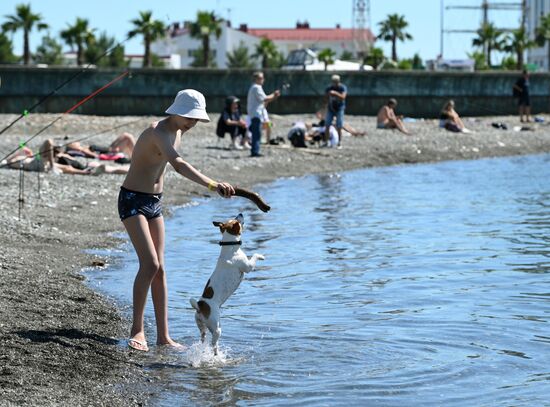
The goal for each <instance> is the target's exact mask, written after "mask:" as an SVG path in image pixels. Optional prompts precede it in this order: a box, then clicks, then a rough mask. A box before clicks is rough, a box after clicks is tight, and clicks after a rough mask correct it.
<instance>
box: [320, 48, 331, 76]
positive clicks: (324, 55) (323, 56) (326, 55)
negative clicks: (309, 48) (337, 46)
mask: <svg viewBox="0 0 550 407" xmlns="http://www.w3.org/2000/svg"><path fill="white" fill-rule="evenodd" d="M335 56H336V52H334V51H333V50H331V49H330V48H325V49H323V50H321V51H319V54H317V58H319V61H321V62H322V63H324V64H325V71H326V70H327V68H328V66H329V65H330V64H333V63H334V57H335Z"/></svg>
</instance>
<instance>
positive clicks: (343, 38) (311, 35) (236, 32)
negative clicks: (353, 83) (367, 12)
mask: <svg viewBox="0 0 550 407" xmlns="http://www.w3.org/2000/svg"><path fill="white" fill-rule="evenodd" d="M189 24H190V23H189V22H184V23H183V24H182V25H180V24H179V23H174V24H173V25H172V26H171V28H170V30H169V32H168V35H167V36H166V37H165V38H163V39H160V40H157V41H155V42H154V43H152V44H151V51H152V52H154V53H155V54H157V55H174V54H177V55H179V56H180V58H181V64H180V65H181V67H182V68H185V67H189V66H191V64H192V63H193V61H194V60H195V53H196V52H197V50H199V49H200V48H201V47H202V43H201V41H200V40H198V39H196V38H192V37H191V34H190V31H189ZM354 34H355V35H354ZM362 34H363V35H362V38H359V40H361V41H365V42H367V44H368V47H369V48H370V47H372V45H373V44H374V41H375V37H374V35H373V34H372V32H371V31H370V30H364V31H363V32H362ZM262 38H268V39H270V40H272V41H273V43H274V44H275V46H276V47H277V49H278V50H279V52H281V53H282V54H283V55H285V56H286V55H288V53H289V52H290V51H293V50H296V49H302V48H310V49H313V50H317V51H319V50H321V49H324V48H330V49H332V50H333V51H334V52H335V53H336V57H340V56H341V55H342V53H343V52H344V51H349V52H351V53H352V54H353V53H354V50H355V43H354V41H357V40H358V36H357V33H354V31H353V29H350V28H341V27H340V26H339V25H337V26H336V27H335V28H310V27H309V24H308V23H307V22H306V23H297V24H296V28H248V26H247V25H246V24H241V25H240V27H239V28H232V27H231V26H230V25H229V24H224V25H223V26H222V30H221V35H220V37H219V38H216V37H215V36H214V35H212V36H211V39H210V47H211V50H212V52H213V58H214V60H215V62H216V66H217V67H218V68H227V66H228V59H227V54H228V53H231V52H233V51H234V50H235V49H236V48H238V47H240V46H241V45H243V46H245V47H246V48H248V50H249V55H253V54H254V52H255V46H256V45H257V44H259V43H260V41H261V39H262ZM256 64H257V66H259V61H256Z"/></svg>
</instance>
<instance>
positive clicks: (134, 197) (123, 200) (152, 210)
mask: <svg viewBox="0 0 550 407" xmlns="http://www.w3.org/2000/svg"><path fill="white" fill-rule="evenodd" d="M161 199H162V194H148V193H146V192H137V191H131V190H129V189H126V188H124V187H120V193H119V194H118V215H119V216H120V220H124V219H126V218H129V217H130V216H135V215H143V216H145V218H146V219H147V220H150V219H154V218H158V217H159V216H162V204H161Z"/></svg>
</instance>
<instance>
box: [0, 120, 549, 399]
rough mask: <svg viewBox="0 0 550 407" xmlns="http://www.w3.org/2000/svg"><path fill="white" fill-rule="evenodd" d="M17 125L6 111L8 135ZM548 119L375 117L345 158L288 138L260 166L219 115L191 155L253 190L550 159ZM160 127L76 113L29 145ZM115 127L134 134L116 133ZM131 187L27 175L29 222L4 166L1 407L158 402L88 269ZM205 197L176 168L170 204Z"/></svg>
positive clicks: (4, 145)
mask: <svg viewBox="0 0 550 407" xmlns="http://www.w3.org/2000/svg"><path fill="white" fill-rule="evenodd" d="M16 117H17V116H15V115H0V125H1V126H0V127H1V128H3V127H4V126H5V125H7V124H8V123H10V122H11V121H12V120H14V119H15V118H16ZM57 117H58V115H51V114H31V115H30V116H28V117H25V118H24V119H22V120H20V121H19V122H18V123H17V124H16V125H14V126H13V127H12V128H11V129H9V131H7V132H6V133H5V134H3V135H1V136H0V152H2V154H1V155H4V154H5V153H7V152H9V151H11V150H13V148H15V147H16V146H17V145H19V143H20V142H21V141H23V140H26V139H28V138H29V137H30V136H32V135H34V134H36V133H37V132H39V131H40V130H41V129H42V128H44V127H45V126H46V125H48V124H50V123H51V122H52V121H53V120H54V119H56V118H57ZM542 117H543V118H544V119H545V122H544V123H530V124H529V126H530V127H531V128H532V130H531V131H514V130H513V127H514V126H520V125H521V124H520V123H519V120H518V118H517V117H483V118H473V119H467V120H466V126H467V127H468V128H470V129H472V130H473V131H474V133H472V134H463V133H459V134H457V133H450V132H447V131H445V130H442V129H440V128H438V125H437V121H436V120H417V121H414V122H410V123H406V125H407V126H408V127H409V128H410V130H411V131H412V133H413V135H411V136H406V135H403V134H401V133H398V132H397V131H390V130H376V129H375V119H374V118H373V117H365V116H350V117H347V121H348V123H350V124H351V125H352V126H353V127H355V128H357V129H359V130H366V131H367V133H368V134H367V135H366V136H362V137H352V136H349V137H345V138H344V140H343V148H342V149H341V150H336V149H326V148H325V149H318V148H308V149H294V148H292V147H290V145H289V143H288V142H287V143H286V144H283V145H279V146H266V145H262V153H263V154H264V156H263V157H260V158H249V157H248V154H247V152H245V151H236V150H229V149H227V147H228V145H229V139H228V138H227V137H226V138H225V139H223V140H221V141H218V140H217V137H216V136H215V125H216V120H217V115H214V114H212V115H211V119H212V122H211V123H209V124H206V125H205V124H202V123H199V124H198V125H197V126H196V128H194V129H193V130H191V131H190V132H188V133H186V134H184V136H183V143H182V148H181V152H180V153H181V155H182V157H183V158H184V159H185V160H187V161H189V162H190V163H191V164H193V165H194V166H195V167H196V168H198V169H199V170H200V171H202V172H204V173H205V174H207V175H209V176H210V177H212V178H214V179H218V180H225V181H228V182H231V183H233V184H235V185H239V186H243V187H253V186H254V185H256V184H258V183H264V182H269V181H272V180H274V179H276V178H280V177H291V176H302V175H306V174H312V173H328V172H340V171H346V170H352V169H356V168H364V167H374V166H385V165H396V164H415V163H423V162H437V161H443V160H461V159H476V158H482V157H498V156H509V155H520V154H537V153H548V152H550V127H548V126H547V123H548V122H549V120H550V117H549V116H545V115H542ZM155 119H158V118H153V117H98V116H83V115H68V116H67V117H64V118H63V119H62V120H59V121H58V122H56V123H55V124H54V125H53V126H51V127H50V128H49V129H48V130H47V131H46V132H44V134H41V135H40V136H39V137H37V139H36V140H34V141H33V142H31V143H30V144H29V146H30V147H31V148H33V149H34V150H37V149H38V146H39V145H40V143H41V142H42V141H43V140H44V139H45V138H47V137H52V138H54V139H55V140H56V143H58V144H63V143H65V142H67V141H69V140H74V139H80V138H83V137H86V136H91V135H93V134H96V133H98V132H100V131H102V130H107V131H106V132H105V133H104V134H102V135H99V136H95V137H93V138H90V139H88V140H85V141H84V142H90V143H97V144H108V143H109V142H110V141H111V140H113V139H114V137H115V136H116V135H118V134H120V133H122V132H123V131H127V132H130V133H132V134H134V135H136V136H138V135H139V133H140V132H141V131H142V130H143V129H144V128H145V126H146V125H147V124H148V123H150V122H151V121H153V120H155ZM272 119H273V121H274V124H275V126H274V128H273V133H274V134H273V135H274V136H282V137H286V133H287V131H288V129H289V128H290V126H291V124H292V123H293V122H294V121H296V120H314V118H313V116H311V117H310V116H307V115H288V116H275V117H272ZM492 122H503V123H506V124H507V125H508V130H502V129H496V128H493V127H492V126H491V123H492ZM115 126H122V127H120V128H118V129H117V130H110V129H112V128H114V127H115ZM64 137H67V138H68V139H67V140H63V139H64ZM122 181H123V175H105V174H104V175H101V176H98V177H93V176H74V175H56V174H53V173H46V174H37V173H25V178H24V199H25V202H24V206H23V210H22V212H21V219H19V216H18V215H19V214H18V191H19V183H20V178H19V172H18V171H16V170H9V169H0V194H1V196H2V200H1V201H0V214H1V216H0V242H1V243H0V244H1V247H2V250H1V251H0V272H1V275H2V278H1V279H0V405H39V404H43V405H61V404H62V405H110V406H127V405H145V404H148V393H149V392H148V386H150V385H154V383H155V380H158V379H157V378H156V377H154V376H153V375H152V374H151V373H147V372H145V371H144V370H143V369H142V363H143V359H142V355H141V354H139V353H134V352H129V351H128V350H127V349H126V348H125V347H124V346H122V345H121V340H123V339H124V338H126V336H127V334H128V331H129V324H130V322H129V320H128V315H126V314H125V313H124V312H123V311H121V310H120V309H119V308H118V307H117V306H116V304H114V303H113V301H112V300H110V299H108V298H105V297H103V296H102V295H100V294H98V293H96V292H94V291H93V290H92V289H91V288H89V287H88V286H87V285H86V284H85V283H84V280H85V277H84V275H83V274H82V272H81V270H82V269H83V268H86V267H101V266H102V265H103V264H104V263H105V262H108V261H109V259H106V258H100V257H98V256H97V255H93V254H89V252H86V250H88V249H93V248H112V247H114V246H116V245H117V244H119V243H120V241H119V240H118V239H117V238H116V237H114V236H113V232H121V231H123V227H122V224H121V223H120V221H119V220H118V216H117V210H116V201H117V195H118V189H119V187H120V184H121V183H122ZM39 185H40V190H39V189H38V186H39ZM358 187H359V188H361V187H363V188H368V185H363V186H362V185H359V186H358ZM197 196H201V197H202V196H212V197H213V199H221V198H217V197H215V196H214V195H212V194H210V193H209V192H208V190H207V189H206V188H202V187H199V186H198V185H196V184H193V183H191V182H189V181H187V180H184V179H182V178H181V177H179V176H178V175H177V174H176V173H175V172H174V171H172V170H169V171H168V173H167V175H166V181H165V204H166V206H170V205H181V204H184V203H186V202H189V201H190V200H191V199H193V198H194V197H197ZM168 272H170V271H169V270H168ZM132 283H133V282H132V281H128V284H132ZM149 340H150V343H154V338H150V339H149Z"/></svg>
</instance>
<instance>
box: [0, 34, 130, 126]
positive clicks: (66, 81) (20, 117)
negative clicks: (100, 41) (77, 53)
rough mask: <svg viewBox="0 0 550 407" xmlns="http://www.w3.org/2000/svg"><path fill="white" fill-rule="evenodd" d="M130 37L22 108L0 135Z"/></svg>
mask: <svg viewBox="0 0 550 407" xmlns="http://www.w3.org/2000/svg"><path fill="white" fill-rule="evenodd" d="M129 38H130V36H127V37H126V38H125V39H124V40H122V41H120V42H119V43H117V44H116V45H114V46H112V47H111V48H108V49H107V50H105V52H104V53H103V54H101V55H100V56H99V57H97V58H96V59H95V60H93V61H91V62H90V63H88V65H86V66H85V67H84V68H82V69H80V70H79V71H77V72H76V73H74V74H73V75H72V76H70V77H69V78H68V79H66V80H65V81H64V82H62V83H61V84H59V85H58V86H57V87H56V88H55V89H54V90H52V91H51V92H50V93H48V94H47V95H45V96H43V97H42V98H41V99H40V100H38V102H36V103H35V104H34V105H32V106H31V107H29V108H28V109H24V110H23V112H22V113H21V114H20V115H19V116H18V117H17V118H16V119H15V120H13V121H12V122H11V123H9V124H8V125H7V126H6V127H4V128H3V129H2V130H0V135H2V134H4V132H6V131H7V130H8V129H9V128H11V127H12V126H13V125H14V124H15V123H17V122H18V121H19V120H21V119H22V118H23V117H25V116H28V114H29V113H31V112H32V111H33V110H34V109H36V108H37V107H38V106H40V105H41V104H42V103H44V102H45V101H46V100H47V99H49V98H50V97H51V96H53V95H55V94H56V93H57V92H58V91H59V90H60V89H62V88H63V87H65V86H66V85H67V84H69V83H70V82H72V81H73V80H75V79H76V78H77V77H79V76H80V75H82V73H84V72H86V71H87V70H88V69H89V68H90V67H91V66H93V65H95V63H96V62H98V61H99V60H100V59H102V58H103V57H105V56H106V55H107V54H109V53H111V52H112V51H113V50H114V49H115V48H116V47H118V46H120V45H122V44H124V43H125V42H126V41H128V39H129Z"/></svg>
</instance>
